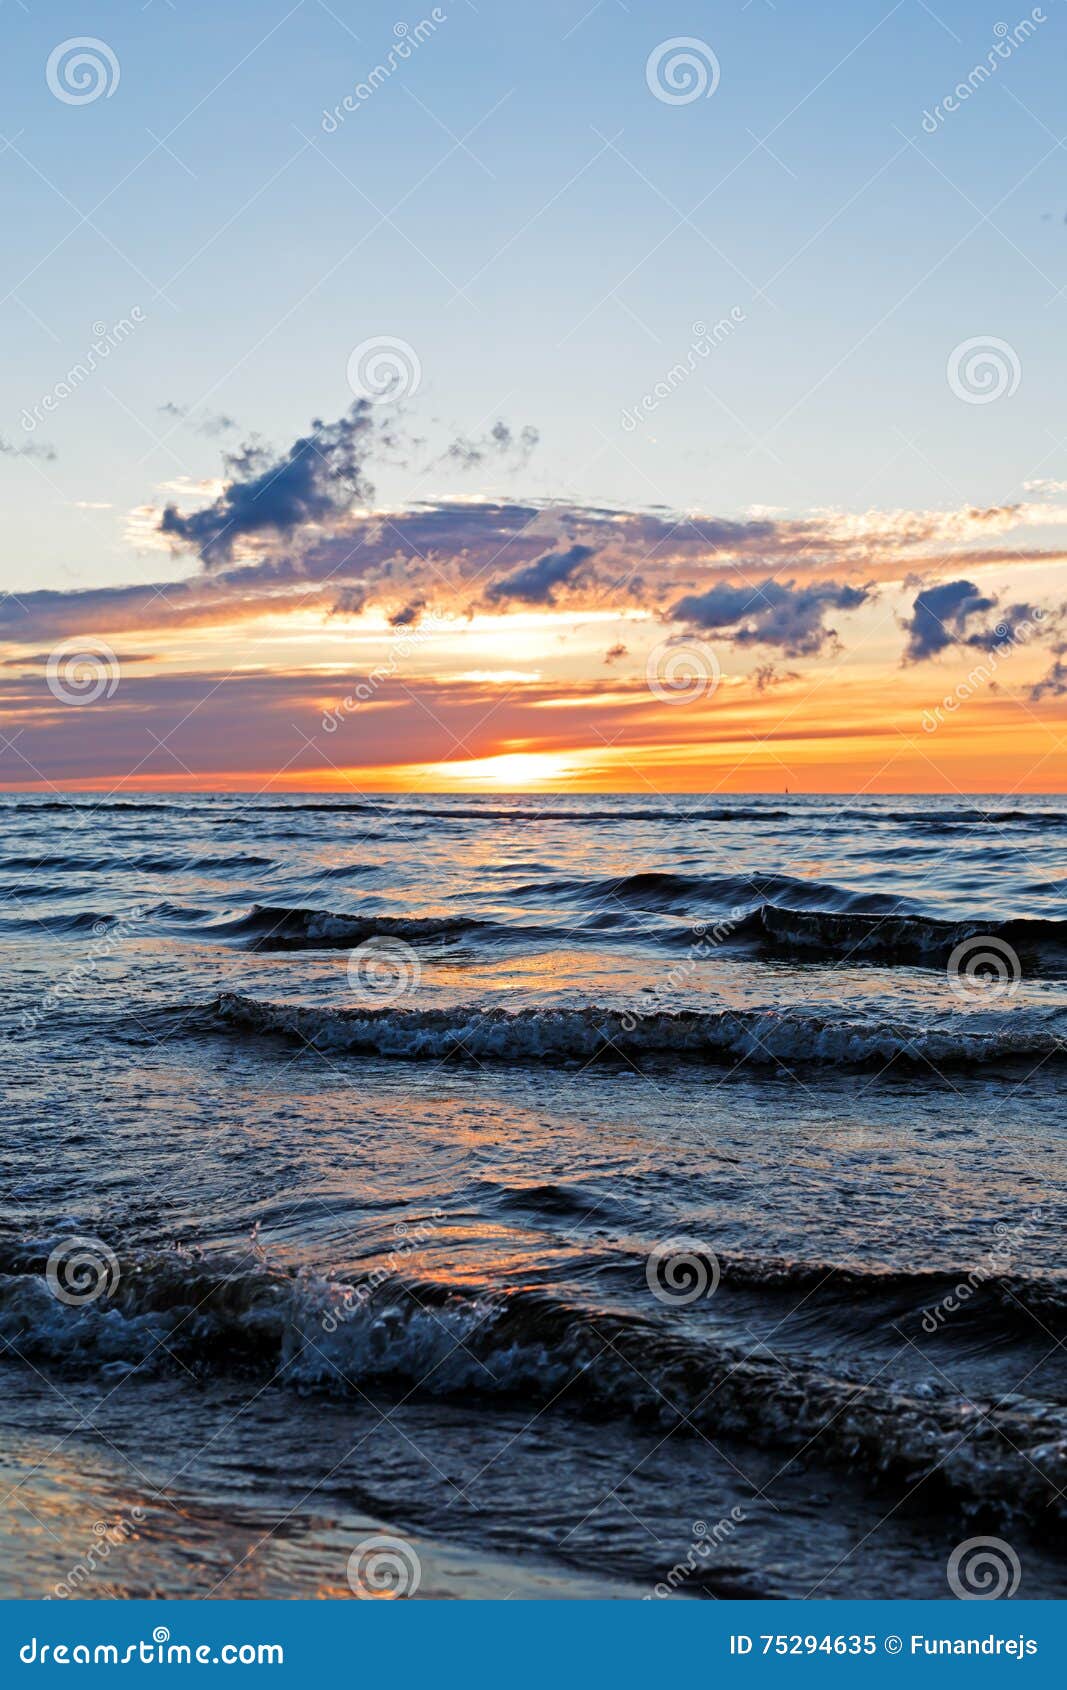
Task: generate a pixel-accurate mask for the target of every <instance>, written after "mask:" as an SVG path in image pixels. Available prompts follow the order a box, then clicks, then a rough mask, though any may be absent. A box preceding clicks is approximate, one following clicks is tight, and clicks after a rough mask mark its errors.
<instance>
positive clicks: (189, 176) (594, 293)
mask: <svg viewBox="0 0 1067 1690" xmlns="http://www.w3.org/2000/svg"><path fill="white" fill-rule="evenodd" d="M1024 23H1025V27H1022V25H1023V24H1024ZM4 31H5V48H6V54H5V56H6V59H7V71H8V83H9V87H8V92H7V98H6V100H5V118H4V122H3V132H4V135H3V139H0V181H2V184H3V191H4V195H5V201H6V217H5V228H6V231H7V234H8V240H7V242H6V243H5V246H6V252H5V258H4V261H3V285H2V287H0V311H2V314H3V318H4V327H5V330H6V344H7V346H8V349H9V355H8V361H7V380H6V383H5V395H4V404H3V411H2V413H0V477H2V478H3V484H4V510H5V518H6V521H5V544H4V548H3V553H2V557H0V589H2V591H3V594H4V596H3V597H0V642H2V647H3V649H2V652H0V713H2V716H3V722H2V724H0V785H2V786H3V787H4V788H7V789H22V788H28V789H33V790H41V791H48V790H49V789H51V788H59V789H62V790H74V789H108V790H110V789H113V788H117V789H136V788H141V787H161V788H175V789H184V788H190V787H218V788H224V789H226V788H241V789H248V790H260V789H269V790H279V791H284V790H294V789H312V788H314V789H327V788H339V789H345V790H350V789H352V788H353V787H355V788H359V789H361V790H367V791H398V790H399V791H402V790H410V789H418V790H423V789H431V788H436V789H442V790H454V791H466V792H478V791H488V790H494V789H496V790H503V789H515V790H521V789H531V790H538V791H539V790H583V789H584V790H594V789H596V790H604V791H624V790H628V791H646V790H650V789H659V790H664V791H668V790H677V791H704V790H733V791H744V790H747V791H780V790H781V789H782V788H783V787H789V788H790V789H792V790H794V791H852V790H872V791H940V790H944V791H949V792H954V791H973V792H991V791H1005V792H1007V791H1015V790H1018V791H1062V790H1064V789H1065V787H1067V763H1065V760H1064V756H1063V751H1064V738H1065V729H1067V604H1065V600H1067V591H1065V589H1064V575H1063V564H1064V557H1065V555H1067V428H1065V425H1064V423H1063V419H1062V389H1063V383H1062V374H1061V370H1062V357H1063V353H1062V348H1063V345H1064V323H1065V316H1067V220H1065V219H1067V155H1065V153H1064V147H1063V142H1062V141H1061V139H1060V129H1061V128H1062V94H1061V83H1062V76H1061V74H1060V70H1061V67H1062V63H1063V56H1062V55H1063V50H1064V44H1065V34H1067V31H1065V14H1064V7H1063V4H1062V0H1046V4H1045V6H1044V7H1043V8H1042V7H1037V8H1034V9H1032V10H1031V9H1023V10H1020V11H1018V12H1017V13H1016V12H1010V13H1009V12H1004V11H1003V10H1000V11H996V10H990V9H988V8H985V7H982V6H978V7H976V6H975V5H974V4H973V0H968V3H964V0H943V3H942V0H937V3H936V4H935V5H933V6H928V5H925V4H922V3H921V0H899V3H898V4H896V5H892V6H891V5H888V4H871V3H870V0H857V3H856V4H855V5H852V6H849V7H847V8H845V9H842V8H839V7H829V6H826V5H809V6H803V7H787V6H784V5H778V6H777V7H771V6H770V5H768V4H766V3H765V0H751V3H750V4H742V0H736V3H732V4H730V5H728V6H725V7H720V6H716V7H711V6H707V5H694V6H689V7H688V8H686V7H683V8H682V9H681V10H678V9H674V10H669V11H667V12H665V11H664V10H663V8H662V7H659V6H652V5H642V4H637V5H628V6H626V7H624V6H622V5H621V4H618V3H617V0H601V3H600V4H598V5H594V6H593V7H592V8H591V9H590V6H589V3H588V0H573V3H562V0H548V3H546V4H544V5H542V6H539V7H537V8H517V7H514V6H513V5H507V4H504V3H503V0H478V5H477V8H475V7H474V6H473V5H470V4H468V3H466V0H449V3H446V4H444V5H442V6H440V7H438V8H432V7H421V5H420V9H419V10H417V11H412V12H410V13H408V14H407V16H406V20H401V19H398V14H397V12H396V9H395V5H391V6H390V7H385V6H382V5H378V4H369V5H360V6H359V7H358V8H356V7H352V6H347V5H343V4H341V3H340V0H336V3H335V0H331V3H330V4H329V5H327V4H325V3H324V0H302V3H301V4H297V5H291V4H290V3H289V0H278V4H277V5H276V6H265V5H263V4H262V3H257V4H255V5H253V4H251V3H250V0H239V3H238V0H235V3H233V4H230V5H228V6H227V7H226V8H225V9H224V11H221V12H220V10H219V9H218V8H217V6H208V5H207V4H198V3H193V4H190V3H188V0H182V3H181V4H180V5H178V6H177V7H176V8H170V7H169V6H167V5H164V4H155V5H151V6H149V7H147V8H144V9H142V8H141V6H140V5H139V4H136V5H133V4H131V5H130V6H129V7H126V6H122V7H111V8H107V9H106V10H105V12H104V13H103V14H102V15H100V16H97V17H95V18H93V17H88V16H87V15H86V14H85V13H84V12H83V11H82V10H81V9H80V8H77V7H73V6H70V5H66V4H61V5H58V6H53V7H49V8H47V9H44V8H32V9H31V10H29V11H27V12H23V11H21V10H19V9H18V8H14V9H12V8H5V10H4ZM87 34H90V35H91V36H92V41H91V42H90V43H89V45H88V47H87V48H84V51H85V52H87V53H88V55H89V59H90V61H91V62H90V64H89V69H88V72H87V74H88V76H89V78H90V82H89V83H88V84H86V83H81V82H79V81H78V80H77V75H78V73H77V71H76V70H74V71H72V70H71V69H70V57H71V55H70V53H68V54H67V55H66V57H64V55H63V54H62V53H59V51H58V50H59V49H60V48H61V47H62V46H64V45H65V46H66V47H68V48H72V49H73V50H74V51H75V53H76V51H77V48H78V42H79V40H82V39H83V38H84V37H85V36H86V35H87ZM101 38H102V39H101ZM400 47H403V48H404V49H405V51H404V52H403V53H399V52H398V51H397V49H398V48H400ZM672 66H673V67H674V69H673V71H672ZM975 67H984V68H983V69H982V73H981V74H976V73H975ZM672 76H674V77H676V78H680V80H672V79H671V78H672ZM94 78H95V79H96V83H95V84H94V83H93V79H94ZM692 78H696V80H697V83H698V84H699V88H698V91H697V92H695V93H694V92H693V87H692ZM961 89H962V90H963V92H962V93H961V92H960V90H961ZM691 94H692V97H690V95H691ZM90 96H91V97H90ZM346 97H347V101H348V103H347V106H346V104H345V101H346Z"/></svg>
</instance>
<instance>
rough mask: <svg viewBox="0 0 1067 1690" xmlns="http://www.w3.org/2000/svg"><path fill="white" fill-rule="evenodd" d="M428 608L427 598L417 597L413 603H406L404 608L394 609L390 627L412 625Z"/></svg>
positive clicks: (407, 626) (408, 626)
mask: <svg viewBox="0 0 1067 1690" xmlns="http://www.w3.org/2000/svg"><path fill="white" fill-rule="evenodd" d="M425 609H426V600H425V599H416V600H414V602H413V603H412V604H406V605H405V606H404V608H403V609H402V610H397V611H394V612H393V614H392V616H390V618H389V626H390V628H410V627H412V626H413V625H414V624H415V623H416V622H417V621H418V620H419V617H420V616H421V615H422V613H423V611H424V610H425Z"/></svg>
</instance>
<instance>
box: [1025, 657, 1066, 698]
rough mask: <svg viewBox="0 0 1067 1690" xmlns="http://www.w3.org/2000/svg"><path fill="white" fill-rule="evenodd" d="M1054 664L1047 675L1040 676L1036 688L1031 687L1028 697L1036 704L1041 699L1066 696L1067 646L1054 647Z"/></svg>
mask: <svg viewBox="0 0 1067 1690" xmlns="http://www.w3.org/2000/svg"><path fill="white" fill-rule="evenodd" d="M1052 650H1053V654H1054V659H1055V660H1054V662H1053V664H1052V667H1051V669H1050V670H1049V671H1048V674H1047V675H1044V676H1042V678H1041V680H1040V681H1038V682H1037V684H1036V686H1033V687H1031V689H1030V697H1031V698H1032V699H1033V701H1034V702H1035V704H1036V703H1040V701H1041V699H1043V698H1063V697H1064V696H1065V695H1067V663H1065V662H1064V658H1065V657H1067V645H1062V644H1061V645H1054V646H1053V648H1052Z"/></svg>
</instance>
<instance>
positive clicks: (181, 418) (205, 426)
mask: <svg viewBox="0 0 1067 1690" xmlns="http://www.w3.org/2000/svg"><path fill="white" fill-rule="evenodd" d="M159 413H160V416H164V417H173V418H174V420H175V421H176V422H188V423H189V426H190V428H194V429H195V430H196V432H197V434H203V435H205V436H206V437H207V439H209V440H215V439H217V438H218V436H219V435H220V434H229V432H230V430H231V429H234V428H236V427H237V424H236V422H235V421H234V419H233V417H228V416H227V415H226V413H225V411H202V412H201V413H200V415H199V416H196V415H192V414H191V413H190V410H189V407H188V405H176V404H175V403H174V401H173V399H168V400H167V401H166V403H165V404H163V405H160V407H159Z"/></svg>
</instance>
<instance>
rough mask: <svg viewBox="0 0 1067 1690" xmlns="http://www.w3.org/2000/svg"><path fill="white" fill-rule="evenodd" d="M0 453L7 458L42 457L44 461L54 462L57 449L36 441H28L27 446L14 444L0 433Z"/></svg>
mask: <svg viewBox="0 0 1067 1690" xmlns="http://www.w3.org/2000/svg"><path fill="white" fill-rule="evenodd" d="M0 455H2V456H3V457H5V458H40V459H41V460H42V461H43V462H44V463H48V464H54V463H55V461H56V449H55V447H54V446H46V445H45V444H44V442H43V441H42V443H41V444H40V445H38V444H37V443H36V442H35V441H33V440H30V441H27V443H26V445H25V446H12V444H11V442H10V440H5V439H4V437H3V435H2V434H0Z"/></svg>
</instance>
